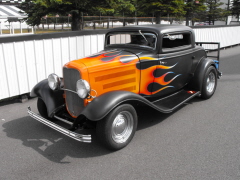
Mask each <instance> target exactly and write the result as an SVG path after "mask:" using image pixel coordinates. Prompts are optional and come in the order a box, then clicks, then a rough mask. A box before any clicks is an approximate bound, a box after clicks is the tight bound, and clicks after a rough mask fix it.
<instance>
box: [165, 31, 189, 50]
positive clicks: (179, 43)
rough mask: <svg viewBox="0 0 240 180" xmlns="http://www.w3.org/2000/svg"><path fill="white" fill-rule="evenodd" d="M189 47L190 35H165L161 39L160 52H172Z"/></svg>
mask: <svg viewBox="0 0 240 180" xmlns="http://www.w3.org/2000/svg"><path fill="white" fill-rule="evenodd" d="M190 47H191V33H174V34H165V35H164V36H163V39H162V51H163V52H172V51H178V50H184V49H188V48H190Z"/></svg>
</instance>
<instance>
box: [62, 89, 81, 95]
mask: <svg viewBox="0 0 240 180" xmlns="http://www.w3.org/2000/svg"><path fill="white" fill-rule="evenodd" d="M61 90H64V91H69V92H72V93H75V94H78V93H77V92H76V91H72V90H70V89H64V88H61Z"/></svg>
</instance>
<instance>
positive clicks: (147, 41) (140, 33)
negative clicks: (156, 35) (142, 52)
mask: <svg viewBox="0 0 240 180" xmlns="http://www.w3.org/2000/svg"><path fill="white" fill-rule="evenodd" d="M138 32H139V34H141V36H142V37H143V38H144V39H145V41H146V42H147V43H149V42H148V40H147V38H146V37H145V36H144V34H143V33H142V32H141V30H139V31H138Z"/></svg>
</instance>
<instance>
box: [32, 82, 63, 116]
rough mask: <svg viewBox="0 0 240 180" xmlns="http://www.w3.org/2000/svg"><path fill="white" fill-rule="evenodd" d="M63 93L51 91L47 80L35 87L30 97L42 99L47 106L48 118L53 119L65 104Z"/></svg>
mask: <svg viewBox="0 0 240 180" xmlns="http://www.w3.org/2000/svg"><path fill="white" fill-rule="evenodd" d="M63 93H64V91H62V90H59V91H53V90H52V89H50V88H49V86H48V80H47V79H45V80H43V81H41V82H39V83H38V84H36V85H35V86H34V88H33V89H32V91H31V93H30V96H31V97H38V98H41V99H42V100H43V101H44V102H45V104H46V106H47V111H48V116H49V117H53V115H54V113H55V112H56V111H57V110H58V108H59V107H61V106H62V105H63V104H64V103H65V101H64V98H63Z"/></svg>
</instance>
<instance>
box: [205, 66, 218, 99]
mask: <svg viewBox="0 0 240 180" xmlns="http://www.w3.org/2000/svg"><path fill="white" fill-rule="evenodd" d="M216 87H217V71H216V68H215V67H213V66H209V67H208V69H207V71H206V73H205V75H204V79H203V84H202V91H201V97H202V98H203V99H209V98H210V97H212V95H213V94H214V92H215V90H216Z"/></svg>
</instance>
